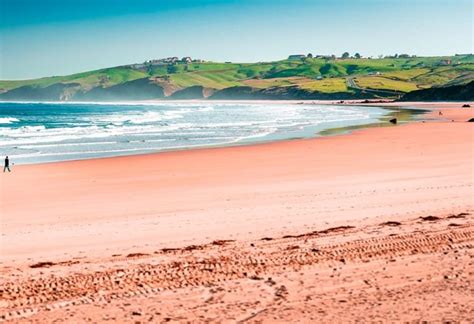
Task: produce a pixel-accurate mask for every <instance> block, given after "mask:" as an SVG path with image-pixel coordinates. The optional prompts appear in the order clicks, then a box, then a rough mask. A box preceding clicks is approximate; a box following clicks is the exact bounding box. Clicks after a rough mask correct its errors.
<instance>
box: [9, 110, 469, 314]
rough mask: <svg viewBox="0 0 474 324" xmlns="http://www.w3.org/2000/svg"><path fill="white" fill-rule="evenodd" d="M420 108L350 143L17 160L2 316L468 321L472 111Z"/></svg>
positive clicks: (338, 139)
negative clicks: (402, 121) (419, 115)
mask: <svg viewBox="0 0 474 324" xmlns="http://www.w3.org/2000/svg"><path fill="white" fill-rule="evenodd" d="M407 105H410V106H420V105H418V104H417V105H415V104H407ZM471 105H472V104H471ZM421 106H423V107H425V108H432V107H434V108H432V109H433V112H432V113H431V114H430V115H426V116H424V117H423V118H424V119H426V122H422V121H419V122H415V123H411V124H408V125H400V126H397V127H386V128H371V129H365V130H360V131H357V132H354V133H352V134H350V135H341V136H333V137H325V138H319V139H310V140H295V141H286V142H277V143H270V144H260V145H250V146H244V147H231V148H217V149H199V150H190V151H181V152H169V153H160V154H151V155H140V156H130V157H118V158H108V159H96V160H87V161H77V162H62V163H51V164H42V165H28V166H16V167H15V168H14V170H13V172H12V173H11V174H4V175H2V177H1V178H0V181H1V182H0V186H1V187H0V197H1V200H0V212H1V215H2V216H1V217H2V218H1V225H2V228H1V235H2V236H1V265H0V271H1V273H0V275H1V287H0V319H4V320H12V321H36V322H51V321H54V320H58V321H60V322H61V321H68V322H84V321H94V322H102V321H114V322H117V321H118V322H136V321H141V322H147V321H153V322H160V321H186V320H189V321H214V322H222V321H224V322H236V321H249V322H253V321H255V322H261V321H264V322H289V321H293V322H298V321H301V322H311V321H315V320H321V321H324V322H351V321H403V320H409V321H410V320H415V321H417V320H418V321H421V320H428V321H430V320H432V321H441V320H446V321H466V322H472V321H473V320H474V315H473V314H474V307H473V306H472V305H474V289H473V278H474V274H473V270H472V269H473V268H474V267H473V257H474V253H473V251H472V246H473V242H474V227H473V220H474V216H473V214H474V201H473V197H474V187H473V185H474V165H473V161H474V144H473V143H474V123H467V122H466V120H468V119H470V118H473V117H474V109H472V108H471V109H459V108H455V107H459V106H460V104H428V105H421ZM438 109H441V110H442V112H443V116H439V115H438V113H437V110H438ZM428 216H431V217H428ZM269 278H271V279H269Z"/></svg>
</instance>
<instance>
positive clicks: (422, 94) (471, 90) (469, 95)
mask: <svg viewBox="0 0 474 324" xmlns="http://www.w3.org/2000/svg"><path fill="white" fill-rule="evenodd" d="M445 100H454V101H456V100H463V101H472V100H474V81H471V82H469V83H468V84H463V85H456V86H449V87H440V88H434V87H433V88H429V89H423V90H415V91H412V92H409V93H407V94H405V95H403V96H402V97H401V98H400V99H399V101H445Z"/></svg>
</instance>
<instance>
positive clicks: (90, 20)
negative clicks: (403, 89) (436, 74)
mask: <svg viewBox="0 0 474 324" xmlns="http://www.w3.org/2000/svg"><path fill="white" fill-rule="evenodd" d="M0 4H1V7H0V79H24V78H35V77H41V76H51V75H64V74H71V73H75V72H82V71H87V70H92V69H98V68H103V67H110V66H116V65H122V64H128V63H134V62H142V61H144V60H147V59H152V58H160V57H166V56H179V57H182V56H192V57H193V58H202V59H206V60H215V61H234V62H257V61H268V60H277V59H282V58H285V57H286V56H287V55H288V54H292V53H308V52H312V53H319V54H332V53H334V54H338V55H339V54H341V53H342V52H344V51H349V52H350V53H354V52H359V53H361V54H362V55H366V56H371V55H372V56H377V55H379V54H394V53H410V54H417V55H448V54H454V53H470V52H472V51H473V20H474V13H473V5H472V1H471V0H385V1H384V0H352V1H351V0H291V1H290V0H287V1H280V0H240V1H237V0H214V1H212V0H200V1H198V0H176V1H165V0H162V1H160V0H154V1H152V0H0Z"/></svg>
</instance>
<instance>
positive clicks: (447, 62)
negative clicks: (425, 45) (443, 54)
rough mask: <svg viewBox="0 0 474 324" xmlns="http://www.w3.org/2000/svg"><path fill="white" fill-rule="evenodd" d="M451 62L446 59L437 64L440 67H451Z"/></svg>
mask: <svg viewBox="0 0 474 324" xmlns="http://www.w3.org/2000/svg"><path fill="white" fill-rule="evenodd" d="M451 63H452V62H451V60H450V59H447V60H441V62H439V64H440V65H451Z"/></svg>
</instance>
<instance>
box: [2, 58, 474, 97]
mask: <svg viewBox="0 0 474 324" xmlns="http://www.w3.org/2000/svg"><path fill="white" fill-rule="evenodd" d="M446 60H450V62H449V63H447V61H446ZM142 78H150V80H154V81H155V82H157V83H159V84H161V85H162V84H165V85H169V87H170V88H172V89H184V88H187V87H191V86H202V87H204V88H209V89H215V90H220V89H225V88H229V87H238V86H246V87H252V88H255V89H267V88H276V87H277V88H284V87H296V88H299V89H304V90H307V91H311V92H320V93H341V92H342V93H344V92H351V91H353V90H354V89H351V88H353V87H358V88H359V90H360V89H361V90H363V89H371V90H392V91H397V92H410V91H413V90H417V89H424V88H430V87H433V86H443V85H458V84H466V83H468V82H470V81H473V80H474V56H473V55H460V56H451V57H410V58H381V59H368V58H362V59H355V58H351V59H320V58H306V59H301V60H281V61H275V62H260V63H217V62H203V63H197V62H193V63H189V64H186V63H177V64H173V65H148V66H145V67H142V68H134V67H132V66H121V67H113V68H107V69H101V70H96V71H89V72H84V73H78V74H73V75H68V76H53V77H47V78H40V79H35V80H21V81H0V93H5V92H8V91H10V90H13V89H16V88H20V87H24V86H30V87H34V88H44V87H47V86H50V85H53V84H58V83H62V84H76V86H77V87H78V89H81V91H88V90H90V89H93V88H95V87H102V88H108V87H111V86H114V85H118V84H122V83H125V82H128V81H133V80H136V79H142ZM350 80H352V81H353V82H354V83H355V86H350V87H348V85H349V81H350Z"/></svg>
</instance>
